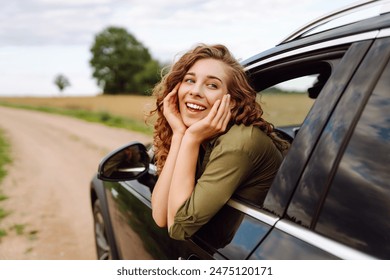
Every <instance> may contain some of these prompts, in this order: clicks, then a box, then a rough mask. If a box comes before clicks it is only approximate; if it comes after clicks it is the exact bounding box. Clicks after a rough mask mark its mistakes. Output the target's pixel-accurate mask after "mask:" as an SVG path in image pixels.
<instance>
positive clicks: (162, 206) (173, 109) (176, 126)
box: [152, 84, 187, 227]
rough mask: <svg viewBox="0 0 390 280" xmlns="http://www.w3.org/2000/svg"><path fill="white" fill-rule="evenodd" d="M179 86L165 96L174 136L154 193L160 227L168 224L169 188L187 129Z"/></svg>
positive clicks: (155, 219) (154, 206)
mask: <svg viewBox="0 0 390 280" xmlns="http://www.w3.org/2000/svg"><path fill="white" fill-rule="evenodd" d="M179 86H180V84H178V85H177V86H176V87H175V88H174V89H173V90H172V91H171V92H170V93H169V94H168V95H167V96H166V97H165V98H164V117H165V118H166V119H167V121H168V123H169V125H170V127H171V129H172V132H173V136H172V140H171V146H170V149H169V152H168V156H167V159H166V161H165V164H164V167H163V169H162V171H161V174H160V175H159V178H158V180H157V182H156V185H155V187H154V189H153V193H152V216H153V219H154V221H155V222H156V224H157V225H158V226H160V227H166V226H167V213H168V208H167V207H168V195H169V189H170V186H171V180H172V175H173V171H174V168H175V164H176V158H177V155H178V153H179V148H180V145H181V141H182V138H183V135H184V133H185V131H186V129H187V127H186V126H185V125H184V123H183V121H182V120H181V116H180V113H179V111H178V109H177V90H178V88H179Z"/></svg>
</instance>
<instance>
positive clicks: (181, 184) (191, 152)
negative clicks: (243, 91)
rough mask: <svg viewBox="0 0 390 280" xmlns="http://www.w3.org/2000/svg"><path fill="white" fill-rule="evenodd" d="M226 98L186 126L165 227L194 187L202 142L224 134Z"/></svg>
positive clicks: (173, 179)
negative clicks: (195, 121) (206, 114)
mask: <svg viewBox="0 0 390 280" xmlns="http://www.w3.org/2000/svg"><path fill="white" fill-rule="evenodd" d="M230 116H231V114H230V95H228V94H227V95H225V96H224V97H223V99H222V101H217V102H215V103H214V105H213V107H212V109H211V110H210V113H209V114H208V116H207V117H206V118H204V119H203V120H201V121H199V122H197V123H195V124H193V125H192V126H191V127H189V128H188V129H187V130H186V132H185V134H184V136H183V138H182V141H181V144H180V148H179V152H178V154H177V158H176V163H175V166H174V171H173V176H172V179H171V186H170V190H169V196H168V216H167V219H168V228H169V227H170V226H171V225H172V224H173V222H174V217H175V215H176V212H177V210H178V209H179V207H180V206H181V205H182V204H183V203H184V202H185V201H186V200H187V199H188V198H189V197H190V195H191V193H192V191H193V190H194V187H195V172H196V162H197V158H198V154H199V148H200V145H201V144H202V142H203V141H205V140H206V139H209V138H211V137H214V136H215V135H217V134H219V133H221V132H224V131H225V129H226V127H227V125H228V123H229V120H230Z"/></svg>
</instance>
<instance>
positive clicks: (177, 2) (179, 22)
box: [0, 0, 356, 97]
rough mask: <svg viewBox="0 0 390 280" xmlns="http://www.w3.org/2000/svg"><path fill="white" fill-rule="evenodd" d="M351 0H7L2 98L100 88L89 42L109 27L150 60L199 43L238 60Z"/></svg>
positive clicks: (0, 34)
mask: <svg viewBox="0 0 390 280" xmlns="http://www.w3.org/2000/svg"><path fill="white" fill-rule="evenodd" d="M354 2H356V1H355V0H328V1H324V0H240V1H238V0H209V1H206V0H197V1H196V0H188V1H186V0H160V1H158V0H12V1H3V3H2V7H1V9H0V97H2V96H3V97H4V96H12V97H23V96H40V97H53V96H60V92H59V90H58V87H57V86H56V85H55V84H54V79H55V77H56V76H57V75H59V74H62V75H64V76H66V77H67V78H68V79H69V81H70V84H71V86H70V87H68V88H66V89H65V90H64V92H63V93H62V94H61V96H95V95H98V94H100V93H101V89H100V88H99V87H98V86H97V82H96V80H95V79H94V78H93V77H92V68H91V66H90V65H89V60H90V59H91V52H90V48H91V46H92V45H93V43H94V38H95V35H96V34H98V33H99V32H101V31H103V30H104V29H105V28H107V27H109V26H116V27H122V28H125V29H126V30H127V31H128V32H129V33H130V34H132V35H133V36H135V37H136V39H137V40H138V41H140V42H141V43H142V44H143V45H144V46H145V47H146V48H148V50H149V52H150V53H151V55H152V57H153V58H154V59H157V60H159V61H160V62H163V63H171V62H173V61H174V59H176V58H177V57H178V56H180V54H182V53H183V51H186V50H188V49H190V48H191V47H193V46H195V45H196V44H198V43H207V44H214V43H221V44H224V45H226V46H227V47H228V48H229V49H230V50H231V52H232V53H233V55H234V56H235V57H236V58H237V59H246V58H249V57H251V56H252V55H255V54H256V53H259V52H261V51H265V50H267V49H269V48H271V47H273V46H275V45H276V44H278V43H279V42H280V41H281V40H283V39H284V38H285V37H287V36H288V35H289V34H290V33H292V32H294V31H295V30H297V29H298V28H299V27H301V26H303V25H304V24H306V23H307V22H309V21H311V20H313V19H315V18H317V17H319V16H321V15H323V14H326V13H329V12H331V11H333V10H335V9H338V8H341V7H344V6H346V5H350V4H352V3H354Z"/></svg>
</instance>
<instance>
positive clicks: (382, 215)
mask: <svg viewBox="0 0 390 280" xmlns="http://www.w3.org/2000/svg"><path fill="white" fill-rule="evenodd" d="M389 112H390V65H387V67H386V69H385V72H384V73H383V75H382V77H381V78H380V80H379V82H378V84H377V85H376V87H375V89H374V91H373V93H372V95H371V97H370V99H369V100H368V103H367V105H366V107H365V109H364V111H363V113H362V115H361V118H360V120H359V122H358V124H357V126H356V128H355V130H354V132H353V135H352V137H351V139H350V142H349V144H348V146H347V148H346V150H345V153H344V155H343V156H342V158H341V161H340V164H339V167H338V170H337V172H336V175H335V178H334V181H333V184H332V186H331V188H330V190H329V193H328V196H327V198H326V201H325V203H324V207H323V209H322V211H321V214H320V216H319V219H318V222H317V225H316V227H315V230H316V231H318V232H320V233H322V234H324V235H326V236H329V237H331V238H333V239H336V240H338V241H340V242H342V243H346V244H348V245H350V246H352V247H354V248H357V249H359V250H362V251H364V252H366V253H368V254H371V255H374V256H376V257H379V258H384V259H389V258H390V242H389V232H390V172H389V166H390V115H389Z"/></svg>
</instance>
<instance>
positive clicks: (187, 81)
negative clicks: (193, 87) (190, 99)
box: [184, 78, 195, 84]
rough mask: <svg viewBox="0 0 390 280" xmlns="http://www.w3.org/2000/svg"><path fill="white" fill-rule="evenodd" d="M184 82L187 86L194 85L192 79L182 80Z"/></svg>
mask: <svg viewBox="0 0 390 280" xmlns="http://www.w3.org/2000/svg"><path fill="white" fill-rule="evenodd" d="M184 82H186V83H189V84H193V83H195V81H194V80H193V79H190V78H188V79H184Z"/></svg>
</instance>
